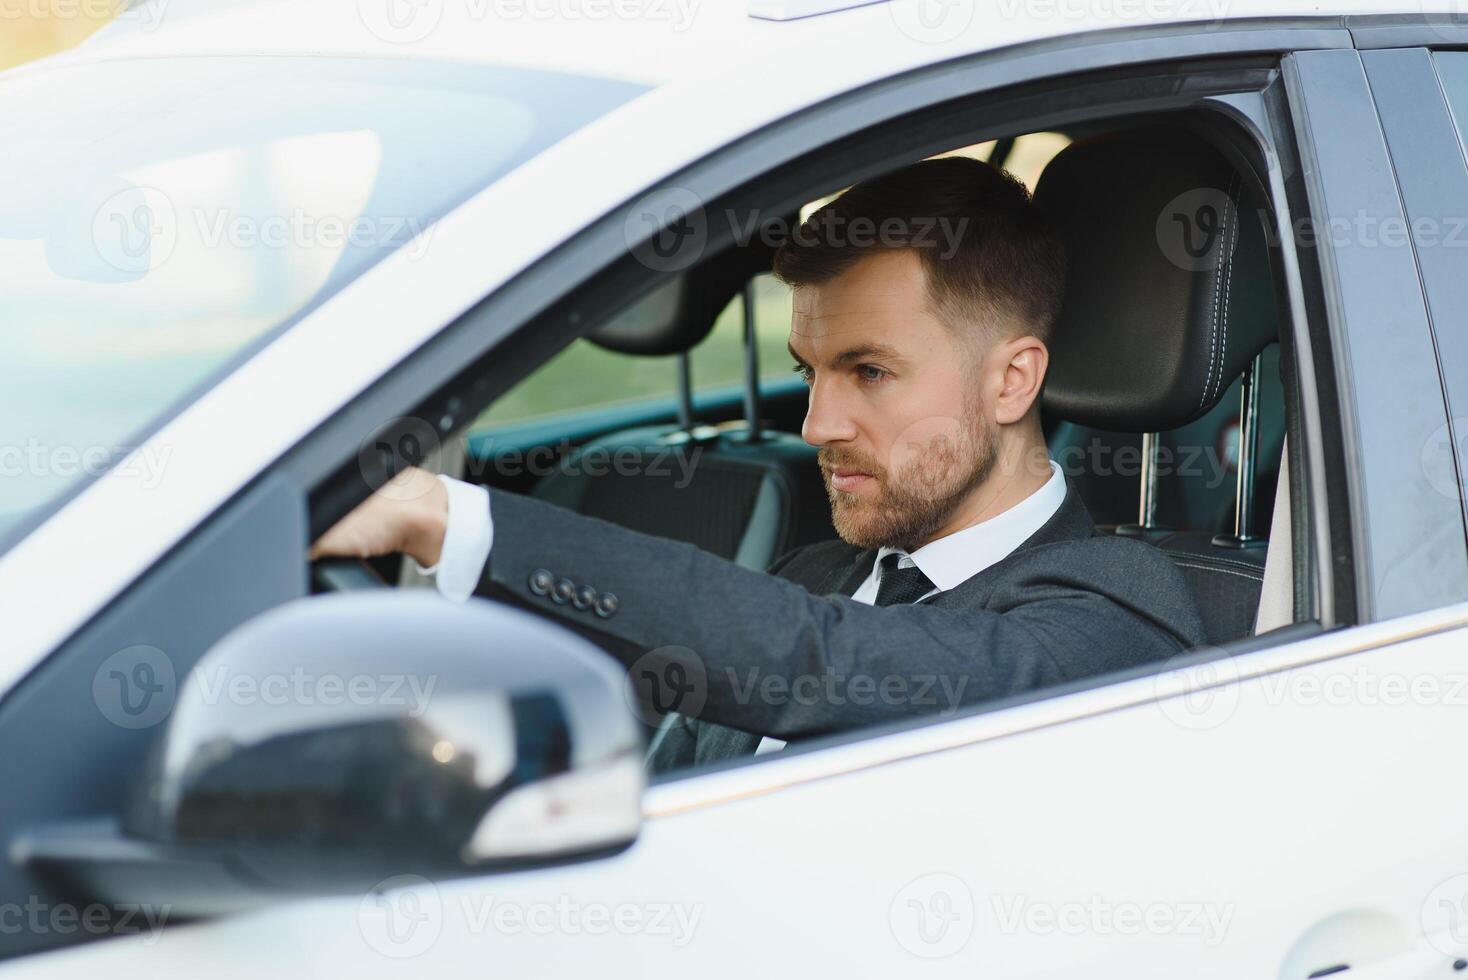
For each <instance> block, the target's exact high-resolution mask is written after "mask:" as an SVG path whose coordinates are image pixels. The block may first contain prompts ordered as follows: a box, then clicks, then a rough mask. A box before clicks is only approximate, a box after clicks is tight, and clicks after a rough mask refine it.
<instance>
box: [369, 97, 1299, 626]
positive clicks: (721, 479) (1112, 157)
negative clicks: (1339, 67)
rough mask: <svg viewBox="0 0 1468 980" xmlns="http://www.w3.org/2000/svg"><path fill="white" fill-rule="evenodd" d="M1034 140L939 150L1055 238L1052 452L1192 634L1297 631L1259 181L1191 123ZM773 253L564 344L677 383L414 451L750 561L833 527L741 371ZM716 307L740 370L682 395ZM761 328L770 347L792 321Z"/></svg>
mask: <svg viewBox="0 0 1468 980" xmlns="http://www.w3.org/2000/svg"><path fill="white" fill-rule="evenodd" d="M1044 136H1045V137H1046V140H1047V143H1046V145H1047V146H1050V148H1051V150H1053V149H1054V147H1056V146H1059V147H1061V148H1060V149H1059V150H1058V152H1053V153H1049V154H1048V159H1041V160H1038V161H1037V160H1034V159H1029V160H1020V159H1019V158H1020V157H1021V156H1022V155H1023V153H1024V151H1025V149H1026V147H1027V145H1028V146H1031V147H1033V145H1034V144H1035V143H1036V142H1038V141H1037V140H1033V139H1030V140H1027V137H1026V135H1020V136H1018V137H1012V138H1005V139H998V140H994V141H991V142H989V143H986V144H982V145H981V146H978V147H966V148H963V147H960V148H957V149H956V150H955V152H962V153H969V154H972V155H977V156H980V157H981V158H984V159H987V160H988V161H989V162H991V163H993V164H995V165H997V166H1001V167H1007V166H1008V165H1010V164H1011V163H1015V164H1016V165H1018V166H1021V167H1022V168H1023V169H1025V170H1027V171H1031V172H1029V173H1026V174H1025V175H1024V176H1023V177H1022V179H1025V180H1026V181H1027V183H1030V185H1031V190H1032V192H1033V195H1034V199H1035V201H1036V202H1037V204H1038V205H1039V206H1040V207H1041V208H1042V209H1044V210H1045V211H1046V213H1047V214H1048V215H1049V216H1050V217H1051V219H1052V220H1053V221H1054V222H1055V223H1056V225H1057V227H1058V228H1059V230H1060V232H1061V234H1062V237H1063V240H1064V242H1065V246H1066V249H1067V253H1068V260H1069V266H1070V271H1069V277H1068V284H1067V294H1066V299H1065V304H1064V308H1063V310H1062V313H1061V317H1060V321H1059V322H1058V324H1057V325H1056V329H1055V332H1054V335H1053V337H1052V341H1051V352H1052V361H1051V368H1050V372H1049V376H1048V378H1047V382H1046V386H1045V389H1044V394H1043V419H1044V426H1045V431H1046V434H1047V440H1048V444H1049V448H1050V453H1051V457H1052V458H1053V459H1054V460H1056V461H1057V462H1058V463H1059V464H1060V465H1061V467H1062V469H1063V470H1064V472H1065V473H1066V475H1067V477H1068V478H1069V479H1070V480H1071V481H1072V482H1073V483H1074V484H1075V486H1076V487H1077V489H1078V491H1079V493H1080V494H1081V496H1082V498H1083V500H1084V501H1085V503H1086V505H1087V507H1088V509H1089V510H1090V512H1091V514H1092V517H1093V518H1094V520H1095V522H1096V524H1097V526H1098V531H1099V533H1105V534H1118V535H1128V536H1133V537H1137V538H1140V539H1142V540H1144V541H1147V542H1148V543H1150V544H1151V545H1153V546H1155V547H1157V548H1159V549H1161V550H1162V551H1163V552H1165V553H1166V554H1167V556H1168V557H1169V558H1170V559H1171V560H1172V561H1173V563H1174V564H1175V565H1176V566H1177V567H1178V569H1179V570H1180V571H1181V572H1182V574H1183V577H1184V579H1185V580H1186V581H1187V583H1188V585H1189V586H1190V587H1191V588H1192V590H1193V593H1194V595H1195V597H1196V599H1197V603H1198V606H1199V609H1200V611H1201V613H1202V615H1203V619H1204V625H1205V629H1206V632H1207V637H1208V641H1209V643H1210V644H1212V645H1214V646H1219V645H1225V644H1233V643H1237V642H1238V641H1241V640H1245V639H1247V638H1249V637H1252V636H1257V635H1259V634H1263V633H1266V632H1268V631H1270V630H1274V629H1278V628H1280V627H1283V626H1286V625H1288V624H1290V623H1292V622H1294V621H1295V619H1296V612H1297V610H1298V609H1299V608H1300V602H1299V601H1297V597H1296V595H1295V585H1294V575H1293V563H1294V556H1293V549H1292V546H1291V543H1290V533H1289V528H1290V521H1291V507H1290V504H1289V500H1290V498H1289V480H1288V474H1287V467H1282V465H1281V464H1282V461H1284V460H1286V459H1287V458H1288V457H1287V454H1286V452H1285V443H1286V440H1285V390H1286V388H1285V386H1286V379H1287V376H1288V365H1287V363H1285V362H1284V361H1283V360H1282V358H1281V356H1280V350H1281V348H1280V345H1279V343H1278V340H1279V335H1280V330H1279V318H1278V316H1277V310H1278V308H1279V305H1280V300H1279V299H1278V294H1277V287H1276V281H1277V277H1276V275H1275V273H1274V271H1273V269H1272V259H1271V255H1270V243H1269V238H1268V227H1269V221H1270V217H1269V214H1270V212H1269V208H1268V204H1267V196H1266V195H1265V194H1264V192H1263V190H1262V187H1261V186H1260V183H1259V180H1258V178H1257V176H1255V175H1254V173H1253V172H1252V170H1251V168H1249V167H1248V166H1246V165H1245V164H1244V163H1243V157H1242V155H1241V152H1240V151H1239V150H1238V149H1237V147H1236V146H1235V145H1234V143H1233V142H1231V140H1230V139H1229V138H1227V137H1225V136H1222V135H1220V133H1219V131H1218V130H1217V129H1216V128H1214V127H1211V126H1209V125H1207V124H1204V123H1200V122H1199V121H1198V120H1196V119H1194V118H1190V117H1174V118H1167V119H1163V120H1161V121H1159V119H1158V118H1157V117H1145V118H1135V119H1124V120H1112V121H1109V122H1105V123H1096V124H1091V125H1089V126H1082V127H1076V128H1074V129H1071V130H1067V131H1065V132H1063V133H1046V134H1044ZM1031 156H1033V153H1032V154H1031ZM1098 188H1104V189H1105V190H1104V192H1099V193H1098V190H1097V189H1098ZM1200 189H1203V190H1202V191H1200ZM824 190H825V192H826V193H831V192H833V190H834V191H839V188H836V189H824ZM1200 193H1202V194H1203V197H1202V198H1199V197H1198V195H1199V194H1200ZM812 199H813V200H816V202H817V203H819V200H820V199H817V198H816V196H815V195H812ZM1159 215H1160V216H1162V217H1161V218H1159ZM790 220H792V221H793V220H797V216H795V215H791V216H790ZM1167 221H1172V222H1179V223H1183V224H1185V225H1187V227H1185V228H1183V229H1182V231H1183V239H1182V240H1183V243H1184V248H1186V249H1188V251H1187V254H1186V255H1179V254H1174V253H1175V250H1172V249H1168V248H1165V247H1159V246H1160V245H1161V244H1162V240H1163V239H1162V236H1163V230H1162V228H1161V227H1160V226H1161V223H1162V222H1167ZM1193 246H1196V247H1193ZM1210 249H1211V250H1212V251H1210ZM772 255H773V249H772V248H771V247H770V246H769V245H767V244H763V243H761V242H760V241H759V240H757V239H756V238H751V239H750V240H749V241H748V242H747V243H745V244H734V245H731V246H730V247H726V248H723V249H720V250H717V251H714V252H712V253H711V254H708V255H705V256H704V257H703V258H702V260H701V261H699V262H698V263H697V264H695V265H693V266H691V267H689V268H687V269H683V270H681V271H677V272H670V273H666V274H664V275H662V277H661V278H660V280H659V281H658V282H657V283H656V285H655V286H654V287H653V288H650V289H649V290H647V291H645V292H644V293H643V294H642V295H641V296H640V297H639V298H637V299H636V300H635V301H633V302H631V303H630V304H627V305H625V306H623V307H622V308H620V309H617V310H614V311H610V312H608V313H607V314H606V315H605V316H603V317H602V318H601V319H600V320H599V321H597V322H594V323H592V324H591V326H590V329H588V330H586V331H585V332H584V337H583V339H579V340H577V341H575V342H574V343H576V344H582V345H594V346H595V347H597V348H599V349H601V350H603V351H609V352H615V353H616V354H618V355H621V360H620V361H619V362H618V363H622V364H629V365H633V364H635V363H637V362H640V361H641V360H644V359H657V358H661V359H663V361H664V364H663V367H665V368H667V369H668V370H669V371H670V373H672V374H673V378H672V379H671V380H672V382H673V386H674V390H673V392H672V394H670V395H663V396H655V397H646V398H640V399H636V398H634V399H630V400H624V401H617V402H613V403H610V404H601V405H595V406H591V407H586V408H582V409H579V410H572V411H558V412H550V413H546V414H543V415H541V416H537V417H531V418H528V419H526V418H521V419H514V420H512V421H511V422H509V423H505V422H500V421H497V420H496V419H495V412H494V406H493V405H492V406H491V408H490V410H489V411H488V412H487V413H485V414H484V415H482V416H480V422H479V423H478V424H475V425H470V426H468V427H466V428H464V429H462V430H460V431H459V432H458V433H457V436H456V438H453V439H449V440H446V441H445V442H444V444H443V445H442V447H440V449H439V450H437V451H435V452H434V453H433V454H432V456H430V457H429V458H427V459H425V460H424V461H423V465H425V466H428V467H430V468H436V469H438V470H439V471H442V472H446V473H449V474H451V475H457V476H459V477H461V478H464V479H469V480H473V481H477V482H480V483H483V484H486V485H490V486H494V487H497V488H499V489H501V490H506V491H510V492H516V493H524V494H529V495H532V496H534V497H537V498H540V499H543V500H546V501H550V502H552V503H555V504H558V505H560V506H563V507H567V508H570V509H572V510H575V511H578V512H580V513H583V514H587V515H590V516H594V517H598V518H602V519H604V520H608V521H612V522H614V523H617V524H620V525H623V526H625V527H628V528H631V529H634V530H637V531H640V532H644V533H648V534H654V535H659V536H663V537H667V538H672V539H675V540H679V541H685V542H689V543H692V544H694V545H697V546H698V547H700V548H703V549H705V550H708V551H710V552H712V553H714V554H716V555H719V556H721V557H724V558H726V559H729V560H731V561H735V562H737V563H739V564H741V565H744V566H746V567H749V568H752V569H759V570H763V569H765V568H766V567H768V566H769V565H770V564H771V563H772V562H774V561H775V559H777V558H779V557H780V556H781V555H783V554H784V553H785V552H787V551H789V550H790V549H792V548H796V547H799V546H801V545H805V544H808V543H812V542H816V541H820V540H823V539H827V538H831V537H834V535H835V532H834V530H833V528H832V525H831V520H830V513H829V505H828V500H827V496H826V491H825V487H824V484H823V481H822V477H821V474H820V471H819V468H818V466H817V463H816V455H817V448H816V447H814V446H810V445H807V444H806V443H805V442H804V441H803V440H802V438H801V437H800V435H799V432H800V428H801V422H802V419H803V416H804V409H805V400H806V387H805V384H804V382H803V381H801V380H800V379H799V378H793V377H789V376H787V377H786V378H784V379H781V378H778V377H774V378H772V377H771V376H770V374H769V372H768V371H762V370H761V365H760V363H759V356H758V355H759V353H760V351H759V350H758V347H759V332H760V330H761V329H763V328H762V326H761V325H760V324H757V323H756V318H757V314H758V312H759V311H760V309H761V304H760V303H759V302H758V301H757V299H756V290H757V288H758V287H765V288H768V286H769V285H770V282H771V276H770V263H771V257H772ZM781 288H783V287H781ZM787 302H788V300H787ZM787 316H788V310H787ZM731 317H733V318H735V320H736V322H737V327H738V328H739V329H740V330H741V332H742V346H743V350H742V354H743V379H742V383H741V384H739V385H734V386H729V385H724V386H704V387H697V386H696V381H697V378H696V377H694V371H693V369H692V365H693V364H694V363H695V362H696V354H697V351H698V349H699V345H700V344H703V343H705V342H706V341H707V340H708V339H709V338H710V335H711V334H712V333H713V332H714V331H715V328H716V325H717V324H719V323H721V322H724V323H726V324H727V322H728V319H729V318H731ZM721 318H722V319H721ZM776 329H777V330H778V331H779V332H780V333H781V334H782V336H781V337H780V341H781V346H783V339H784V337H783V334H784V333H785V332H788V319H786V320H785V322H784V323H783V324H779V325H777V327H776ZM566 350H567V351H569V350H570V348H567V349H566ZM670 359H671V363H667V362H668V361H669V360H670ZM552 360H554V358H553V359H552ZM533 381H534V379H533V376H531V377H527V378H526V379H525V380H523V381H522V382H521V384H522V385H526V384H532V383H533ZM513 391H514V389H512V390H511V393H513ZM618 450H624V451H625V450H632V451H635V452H637V453H638V454H639V458H642V459H648V458H651V457H653V456H656V455H658V454H663V455H664V456H669V455H675V456H676V457H677V458H678V459H680V460H681V462H682V463H683V464H685V465H668V466H663V467H641V468H638V469H637V471H636V472H632V473H624V472H618V471H617V469H615V468H609V467H601V468H596V467H590V466H587V467H580V466H576V465H574V464H575V463H576V461H577V460H578V459H584V458H588V456H589V455H590V454H596V453H600V454H602V456H601V458H603V459H605V458H608V457H609V456H611V454H613V453H615V452H616V451H618ZM537 451H539V452H540V453H541V454H542V458H546V459H549V458H552V457H554V458H555V459H556V465H554V466H550V467H542V468H541V469H540V471H538V472H537V471H533V470H527V468H526V467H523V466H516V465H513V464H512V462H511V461H513V460H520V459H524V458H528V455H529V454H531V453H534V452H537ZM563 464H571V465H563ZM695 464H696V465H695ZM1279 502H1283V503H1282V505H1278V506H1277V503H1279ZM1271 540H1273V541H1274V543H1275V547H1273V548H1271V547H1270V546H1269V545H1270V542H1271ZM412 565H413V563H411V562H397V561H394V560H391V559H389V560H380V561H377V562H376V567H377V569H378V571H379V572H380V573H381V574H382V575H383V576H384V577H385V578H388V579H389V580H392V581H396V582H398V583H399V584H401V585H406V586H428V585H430V584H431V583H430V582H429V581H428V580H427V579H425V578H424V577H423V576H421V575H420V574H419V573H417V571H416V569H415V568H413V567H412Z"/></svg>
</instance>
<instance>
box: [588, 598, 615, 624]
mask: <svg viewBox="0 0 1468 980" xmlns="http://www.w3.org/2000/svg"><path fill="white" fill-rule="evenodd" d="M592 608H594V609H595V610H596V614H597V615H598V616H600V617H601V618H602V619H609V618H611V616H612V614H613V613H615V612H616V611H617V597H616V596H615V595H613V594H612V593H610V592H603V593H602V594H601V595H599V596H597V597H596V603H595V605H594V606H593V607H592Z"/></svg>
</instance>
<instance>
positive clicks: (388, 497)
mask: <svg viewBox="0 0 1468 980" xmlns="http://www.w3.org/2000/svg"><path fill="white" fill-rule="evenodd" d="M448 517H449V495H448V491H446V490H445V489H444V486H443V483H442V482H440V481H439V479H438V478H437V477H435V476H434V475H433V474H432V473H429V472H428V471H427V470H420V469H418V468H417V467H410V468H409V469H406V470H404V471H403V472H401V473H399V474H398V475H397V476H395V477H393V478H392V479H391V480H389V481H388V482H387V483H385V484H383V485H382V487H381V488H379V489H378V490H377V492H376V493H374V494H373V495H372V496H370V497H368V498H367V499H366V500H364V501H363V502H362V503H361V504H360V505H358V507H357V508H356V509H355V510H353V511H352V512H351V513H350V514H348V515H347V516H346V517H343V518H342V519H341V520H340V521H338V522H337V523H336V525H335V526H334V527H332V528H331V530H329V531H327V532H326V533H325V534H323V535H322V536H321V538H320V540H318V541H317V542H316V543H315V544H314V545H312V546H311V560H312V561H315V560H316V559H318V558H373V557H376V556H377V555H390V554H394V553H396V552H402V553H403V554H405V555H408V556H409V557H411V558H412V559H413V560H414V561H416V562H417V563H418V564H420V565H422V566H423V567H424V568H431V567H432V566H434V565H437V564H438V559H439V555H440V554H441V553H442V551H443V536H444V528H445V526H446V525H447V523H448Z"/></svg>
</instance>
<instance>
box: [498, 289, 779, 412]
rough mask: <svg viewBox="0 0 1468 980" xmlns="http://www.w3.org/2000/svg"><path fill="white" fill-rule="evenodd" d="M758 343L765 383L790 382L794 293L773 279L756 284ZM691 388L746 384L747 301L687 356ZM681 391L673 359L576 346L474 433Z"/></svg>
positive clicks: (530, 378) (738, 301)
mask: <svg viewBox="0 0 1468 980" xmlns="http://www.w3.org/2000/svg"><path fill="white" fill-rule="evenodd" d="M754 293H755V336H756V338H757V344H758V351H759V366H760V377H761V378H766V379H778V378H784V377H788V376H789V375H790V372H791V371H792V370H793V369H794V367H795V362H794V361H793V360H791V359H790V354H789V352H788V351H787V350H786V349H785V344H786V342H787V341H788V340H789V339H790V289H789V288H788V287H787V286H785V285H783V284H782V283H780V282H779V281H778V280H777V279H776V278H775V277H774V276H773V275H771V274H770V273H767V272H766V273H761V274H760V275H758V276H756V277H755V278H754ZM689 358H690V364H691V371H692V375H693V388H694V390H695V391H707V390H709V389H712V388H727V387H729V386H731V385H735V386H737V385H742V384H743V383H744V297H743V295H742V294H741V295H736V296H735V297H734V298H733V299H731V300H730V301H729V303H728V305H726V306H725V307H724V309H723V310H722V311H721V312H720V313H719V316H718V318H717V319H716V320H715V321H714V326H713V329H712V330H710V331H709V334H708V336H707V337H705V338H704V339H703V340H701V341H699V343H698V344H697V345H696V346H695V347H694V348H693V349H692V350H691V351H690V352H689ZM677 390H678V358H677V356H676V355H671V354H670V355H667V356H665V357H648V356H645V355H638V354H623V353H620V352H618V351H611V350H607V349H606V348H605V347H601V346H599V345H597V344H594V343H592V342H591V341H589V340H586V339H584V338H582V339H578V340H576V341H574V342H573V343H572V344H571V345H570V346H568V347H567V348H566V349H565V350H563V351H561V352H560V353H559V354H557V355H556V356H555V357H553V358H551V359H550V360H549V361H547V362H546V363H544V364H542V365H541V366H540V367H539V368H537V369H536V370H535V371H533V372H532V373H531V374H529V375H527V376H526V377H525V378H524V379H523V380H521V381H520V383H519V384H517V385H515V387H513V388H511V389H510V390H509V391H508V392H506V393H505V394H504V395H503V396H502V397H500V398H499V399H498V400H496V401H495V403H494V404H493V405H492V406H490V408H489V410H488V411H486V412H485V413H484V414H483V415H481V416H480V417H479V420H478V421H477V422H476V423H475V424H474V426H473V429H474V431H476V432H484V431H493V430H494V429H498V428H502V427H505V426H509V425H516V424H519V423H522V422H531V421H539V420H544V419H549V418H554V417H555V416H557V415H572V414H576V413H579V412H583V411H589V410H593V409H598V408H608V407H611V406H613V405H624V404H628V403H636V402H642V401H648V400H653V399H660V398H669V397H671V396H673V395H674V394H675V393H676V392H677Z"/></svg>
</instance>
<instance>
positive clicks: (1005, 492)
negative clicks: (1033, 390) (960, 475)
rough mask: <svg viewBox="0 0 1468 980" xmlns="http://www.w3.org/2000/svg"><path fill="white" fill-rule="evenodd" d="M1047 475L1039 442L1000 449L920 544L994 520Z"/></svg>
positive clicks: (1047, 462)
mask: <svg viewBox="0 0 1468 980" xmlns="http://www.w3.org/2000/svg"><path fill="white" fill-rule="evenodd" d="M1051 472H1052V471H1051V469H1050V456H1049V454H1048V453H1047V452H1046V449H1045V445H1044V443H1043V442H1038V441H1036V440H1034V439H1025V440H1023V441H1019V440H1015V441H1014V442H1013V444H1011V445H1009V446H1001V448H1000V451H999V454H998V456H996V457H995V460H994V466H993V467H992V468H991V469H990V471H989V476H988V478H987V479H985V480H984V482H983V483H981V484H979V485H978V486H977V487H975V488H974V489H973V491H972V492H971V493H970V494H969V495H968V496H967V497H966V498H964V500H963V502H962V503H961V504H959V506H958V507H957V508H955V509H954V512H953V515H952V516H951V517H950V518H949V519H948V520H947V521H945V522H944V524H943V526H942V527H940V528H939V529H938V530H936V531H934V532H933V533H932V534H931V535H929V536H928V538H927V539H926V540H925V541H923V542H922V544H928V543H930V542H933V541H937V540H938V539H939V538H946V537H947V536H948V535H950V534H954V533H956V532H958V531H962V530H963V529H964V528H969V527H973V526H974V525H975V524H982V523H983V522H984V521H987V520H991V519H993V518H995V517H998V516H999V515H1000V514H1002V513H1004V512H1005V511H1007V510H1009V509H1010V508H1011V507H1014V506H1016V505H1017V504H1019V503H1021V502H1022V501H1024V500H1026V499H1028V498H1029V497H1030V496H1031V495H1032V494H1034V493H1035V492H1036V491H1037V490H1039V489H1040V488H1041V487H1043V486H1044V485H1045V484H1046V483H1047V482H1048V481H1049V479H1050V476H1051ZM919 547H921V545H919ZM914 550H916V549H914Z"/></svg>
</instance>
